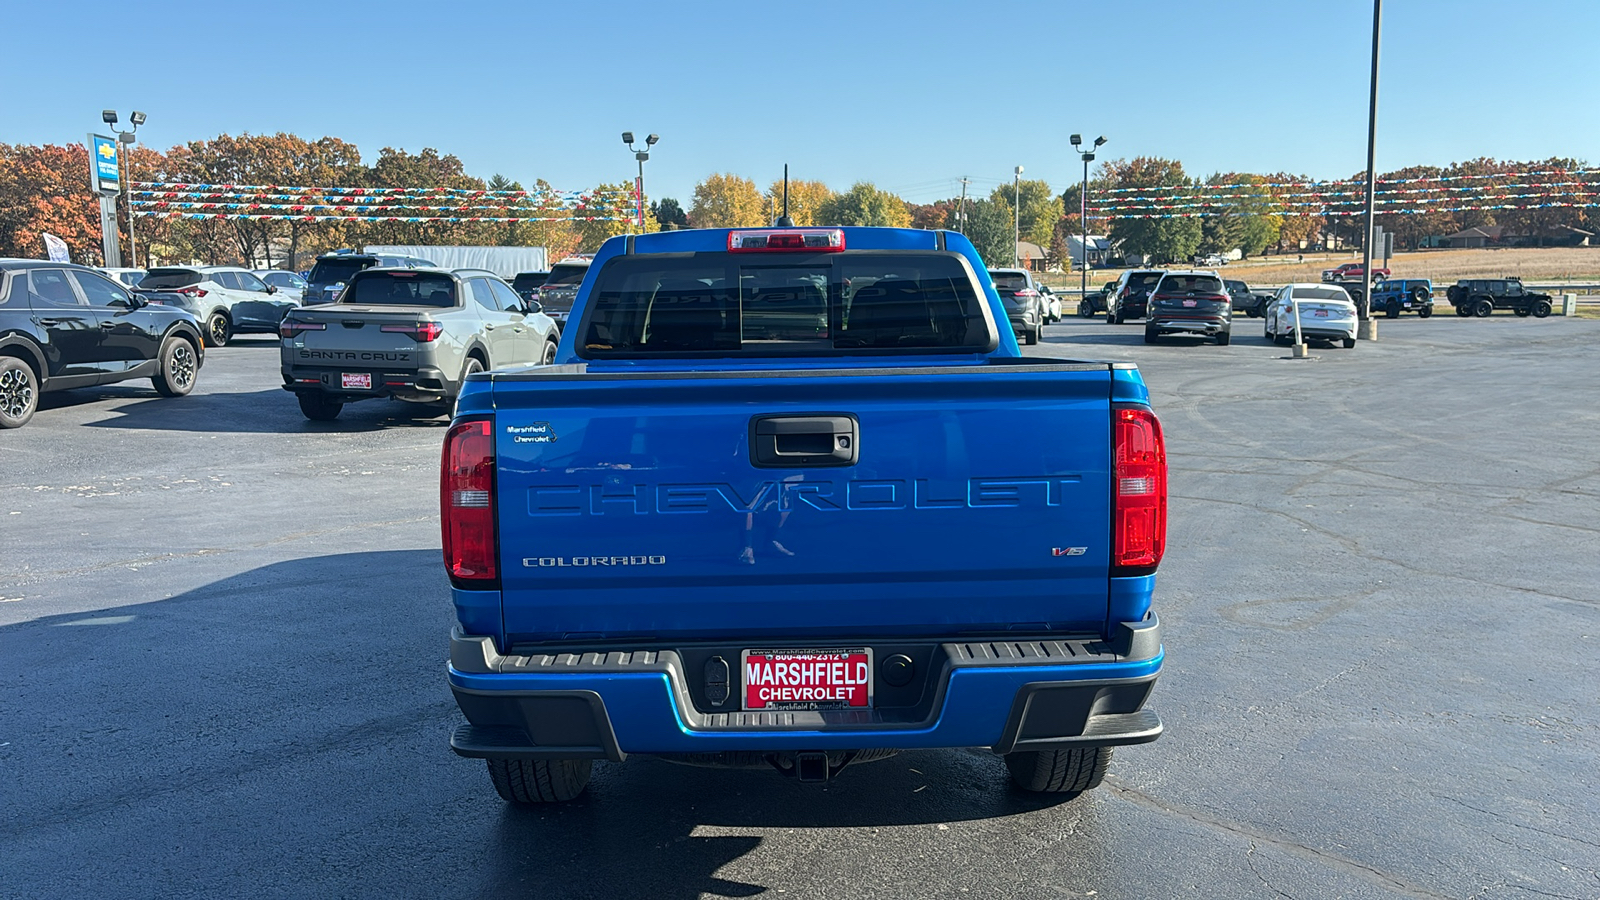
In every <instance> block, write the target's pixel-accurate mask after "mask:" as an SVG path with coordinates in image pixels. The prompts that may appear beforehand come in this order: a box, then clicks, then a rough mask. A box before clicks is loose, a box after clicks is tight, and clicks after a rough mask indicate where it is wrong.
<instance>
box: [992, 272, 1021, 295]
mask: <svg viewBox="0 0 1600 900" xmlns="http://www.w3.org/2000/svg"><path fill="white" fill-rule="evenodd" d="M989 280H990V281H993V282H994V289H995V290H997V291H1010V292H1012V293H1016V292H1017V291H1021V290H1026V289H1027V287H1028V276H1027V275H1024V274H1023V273H1021V272H990V273H989Z"/></svg>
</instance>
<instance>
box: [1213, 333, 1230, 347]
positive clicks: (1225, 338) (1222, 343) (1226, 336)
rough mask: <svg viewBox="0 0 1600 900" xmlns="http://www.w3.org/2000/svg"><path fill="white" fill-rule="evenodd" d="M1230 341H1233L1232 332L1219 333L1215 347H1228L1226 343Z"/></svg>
mask: <svg viewBox="0 0 1600 900" xmlns="http://www.w3.org/2000/svg"><path fill="white" fill-rule="evenodd" d="M1231 340H1233V332H1231V331H1220V332H1217V346H1218V347H1226V346H1228V342H1229V341H1231Z"/></svg>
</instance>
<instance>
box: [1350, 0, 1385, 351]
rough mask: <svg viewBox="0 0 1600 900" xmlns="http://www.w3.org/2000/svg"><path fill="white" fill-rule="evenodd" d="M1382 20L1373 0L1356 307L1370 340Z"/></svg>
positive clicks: (1379, 0) (1374, 335)
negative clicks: (1364, 224)
mask: <svg viewBox="0 0 1600 900" xmlns="http://www.w3.org/2000/svg"><path fill="white" fill-rule="evenodd" d="M1382 23H1383V0H1372V94H1371V96H1370V97H1369V98H1368V104H1367V217H1366V218H1367V233H1366V235H1365V237H1364V238H1363V239H1362V242H1361V244H1362V247H1364V248H1365V249H1364V250H1363V251H1362V253H1361V272H1362V277H1363V279H1364V280H1365V281H1366V286H1365V290H1364V291H1363V293H1362V296H1361V303H1360V304H1359V305H1358V306H1357V307H1356V311H1357V312H1358V313H1360V318H1361V320H1362V321H1361V325H1360V326H1359V327H1360V329H1361V337H1363V338H1365V339H1367V340H1369V341H1375V340H1377V339H1378V323H1377V321H1376V320H1375V319H1373V318H1372V225H1373V221H1372V220H1373V207H1374V205H1375V203H1374V200H1375V194H1376V191H1377V187H1378V185H1377V181H1376V178H1377V174H1376V172H1375V169H1374V164H1375V161H1376V156H1377V147H1378V32H1379V26H1380V25H1381V24H1382Z"/></svg>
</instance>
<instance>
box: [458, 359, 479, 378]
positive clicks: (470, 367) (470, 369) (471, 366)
mask: <svg viewBox="0 0 1600 900" xmlns="http://www.w3.org/2000/svg"><path fill="white" fill-rule="evenodd" d="M482 371H483V360H481V359H479V358H477V357H476V356H469V357H467V368H466V371H464V372H462V373H461V383H462V384H466V383H467V376H468V375H473V374H476V373H478V372H482Z"/></svg>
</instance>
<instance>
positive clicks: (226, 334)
mask: <svg viewBox="0 0 1600 900" xmlns="http://www.w3.org/2000/svg"><path fill="white" fill-rule="evenodd" d="M232 337H233V323H232V322H230V321H228V317H227V316H225V315H223V314H222V313H220V312H214V313H212V314H211V316H210V317H209V318H207V319H206V346H208V347H226V346H228V341H229V340H230V339H232Z"/></svg>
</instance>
